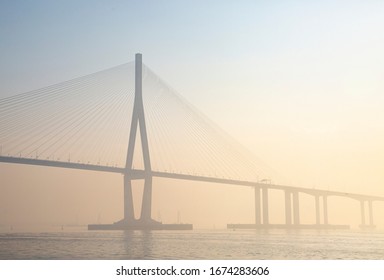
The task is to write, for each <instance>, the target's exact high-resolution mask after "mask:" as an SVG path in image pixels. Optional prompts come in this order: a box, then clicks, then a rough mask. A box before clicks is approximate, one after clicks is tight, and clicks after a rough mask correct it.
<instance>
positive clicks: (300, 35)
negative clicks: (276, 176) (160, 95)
mask: <svg viewBox="0 0 384 280" xmlns="http://www.w3.org/2000/svg"><path fill="white" fill-rule="evenodd" d="M383 14H384V5H383V4H382V3H381V2H380V1H373V0H372V1H371V0H367V1H357V0H356V1H354V0H351V1H341V0H340V1H328V0H326V1H321V2H313V1H293V0H292V1H269V2H261V1H209V3H207V2H206V1H140V2H139V1H113V3H109V2H107V1H106V2H97V3H95V2H94V1H81V3H79V2H78V1H60V2H57V1H54V2H51V1H29V2H26V3H22V4H20V3H19V2H17V1H6V2H3V3H1V4H0V19H1V20H0V38H2V44H1V45H0V61H1V63H0V99H3V98H7V97H10V96H14V95H15V94H17V93H22V92H26V91H30V90H34V89H39V88H42V87H45V86H47V85H53V84H57V83H59V82H62V81H65V80H70V79H73V78H76V77H80V76H83V75H86V74H89V73H94V72H96V71H99V70H101V69H107V68H110V67H112V66H115V65H120V64H122V63H126V62H128V61H131V60H132V59H133V57H134V54H135V53H137V52H140V53H143V57H144V62H145V63H146V64H147V65H148V66H150V67H151V69H154V70H155V71H156V73H157V74H158V75H159V76H160V77H162V78H163V79H164V80H166V81H167V82H168V83H169V84H170V85H172V87H173V88H175V89H177V91H178V92H180V93H181V94H182V96H184V97H185V98H186V99H188V100H189V101H190V102H191V103H192V104H194V105H195V106H196V107H197V108H199V110H201V111H202V112H203V113H204V114H205V115H207V116H208V117H209V118H210V119H212V120H214V121H215V122H216V123H217V124H218V125H219V126H220V127H222V128H224V130H225V131H227V132H228V134H230V135H232V136H233V138H235V139H236V140H237V141H239V142H240V143H241V144H243V145H244V146H245V147H247V148H248V149H249V150H250V151H251V152H252V153H253V154H255V155H256V156H257V157H258V158H260V159H262V161H263V162H266V163H267V164H268V165H269V166H271V167H273V169H274V170H277V171H278V172H279V173H280V174H281V175H282V176H283V177H284V178H285V182H286V183H287V184H289V185H295V186H299V187H308V188H320V189H329V190H334V191H341V192H351V193H363V194H369V195H377V196H384V189H383V186H384V173H383V160H384V145H383V143H384V114H383V108H384V95H383V92H384V84H383V79H382V77H383V75H382V74H383V65H384V53H383V51H382V50H383V49H384V33H383V32H382V30H384V18H383ZM143 94H144V96H145V92H144V93H143ZM93 97H94V96H93ZM87 98H89V99H85V101H86V102H85V103H88V100H95V98H91V97H89V96H87ZM60 104H61V103H60ZM51 105H52V103H50V106H49V107H48V109H49V110H53V111H54V110H55V109H54V108H55V107H53V106H52V107H51ZM115 105H116V104H115ZM117 105H118V104H117ZM71 106H72V105H71V104H69V107H71ZM113 108H115V107H113ZM54 112H56V111H54ZM126 114H127V115H129V116H130V115H131V112H130V111H129V112H126ZM95 115H97V116H100V114H98V112H96V113H95ZM164 115H165V116H166V117H169V115H167V114H164ZM173 119H174V121H176V120H179V119H178V118H177V117H174V118H173ZM46 120H47V121H50V119H48V118H47V119H46ZM64 121H66V120H64ZM0 122H1V120H0ZM9 124H10V123H8V122H6V123H5V125H6V126H8V125H9ZM168 124H169V125H170V126H174V125H173V124H172V123H171V122H169V123H168ZM181 125H183V123H182V122H181ZM156 127H157V126H156ZM128 128H129V127H127V129H128ZM1 132H2V131H0V133H1ZM24 132H25V131H24ZM97 133H100V134H102V135H106V134H105V131H97ZM91 136H92V135H91ZM125 136H128V133H126V134H125ZM37 137H39V136H37ZM1 141H2V140H0V148H1V151H2V152H3V151H5V150H6V148H7V147H6V146H5V145H4V143H3V142H1ZM10 142H12V144H15V142H13V141H10ZM181 142H182V141H181ZM153 143H155V145H154V146H155V148H156V145H159V144H158V143H157V142H156V141H154V142H153ZM178 143H180V142H178ZM16 144H17V143H16ZM87 144H89V143H85V144H84V145H85V147H88V148H89V147H91V145H87ZM91 144H94V142H92V143H91ZM168 145H169V147H170V148H172V149H174V150H176V149H175V148H176V146H175V145H172V144H169V143H168ZM159 146H160V145H159ZM124 147H126V146H124ZM159 150H160V149H158V150H157V149H154V150H152V151H151V152H156V151H159ZM40 153H42V149H40ZM52 153H53V154H54V152H52ZM191 153H192V154H193V155H196V154H195V153H193V152H191ZM125 154H126V153H125V151H124V153H123V154H122V158H123V162H124V159H125ZM32 155H33V156H36V157H37V156H38V152H37V151H33V152H32ZM64 156H65V160H67V158H70V155H69V154H67V153H66V154H65V155H64ZM73 156H74V155H73V154H72V158H73ZM56 157H57V154H56ZM158 158H159V159H160V160H163V159H164V158H165V157H158ZM209 158H210V159H212V157H209ZM61 159H63V157H61ZM178 159H179V160H180V159H181V160H183V159H182V158H178ZM96 160H99V159H96ZM84 161H85V162H86V161H87V159H85V160H84ZM184 163H186V164H190V165H191V166H193V160H191V159H189V160H188V161H187V160H185V161H184ZM209 163H210V162H209V161H205V164H209ZM109 164H111V163H109ZM199 167H201V166H199ZM172 168H173V169H178V168H180V166H177V165H176V166H172ZM167 169H168V170H169V169H170V168H169V167H168V166H167ZM259 179H264V178H259ZM154 181H156V182H154V187H153V198H154V199H153V211H152V217H153V218H155V219H157V220H159V221H160V220H161V221H162V222H164V223H175V222H180V220H181V222H183V223H193V224H194V225H195V228H197V230H194V231H191V232H167V231H164V232H141V231H133V232H88V231H85V230H84V229H80V230H73V231H72V229H73V228H71V227H69V226H68V225H86V224H91V223H113V222H116V221H118V220H120V219H121V218H122V213H123V199H122V197H123V187H122V186H123V184H122V176H120V174H117V175H112V174H100V173H92V172H86V171H75V170H62V169H49V168H48V169H45V168H44V167H36V166H16V165H11V164H3V163H0V226H1V227H0V258H1V259H136V258H137V259H216V258H218V259H220V258H223V259H242V258H244V259H259V258H260V259H264V258H265V259H382V258H383V256H384V252H383V241H384V240H383V232H382V230H383V226H384V203H374V205H373V210H374V215H373V219H374V224H375V225H377V231H376V232H363V231H358V230H355V229H356V228H358V226H359V224H360V223H361V213H360V205H359V201H355V200H348V199H344V198H337V197H331V198H329V201H328V207H329V209H328V210H329V211H328V213H329V222H330V223H331V224H347V225H352V227H353V230H352V231H340V232H339V231H323V232H317V231H277V230H276V231H274V230H271V231H268V232H266V231H252V230H249V231H228V230H221V229H222V228H224V227H225V225H226V224H227V223H253V222H254V201H253V191H252V189H250V188H244V187H240V188H235V187H229V186H227V185H213V184H208V183H206V184H205V183H197V182H182V181H169V180H161V179H159V180H154ZM142 188H143V186H142V185H141V184H140V183H137V184H136V183H135V184H134V201H135V213H136V217H138V216H139V215H140V211H139V210H140V208H139V207H140V202H141V193H142ZM283 202H284V201H283V193H282V192H278V191H271V192H270V213H269V214H270V222H271V223H276V224H277V223H280V224H281V223H284V215H283V213H284V204H283ZM300 209H301V212H300V220H301V222H302V223H303V224H313V223H314V221H315V209H314V201H313V197H311V196H308V195H300ZM367 212H368V210H366V213H365V214H366V217H365V218H366V221H368V215H367V214H368V213H367ZM46 224H54V225H57V227H56V228H55V229H54V230H52V229H48V230H46V229H41V228H39V229H37V230H35V228H36V225H46ZM61 225H64V226H63V230H61ZM201 228H205V229H212V228H217V229H220V230H202V229H201ZM11 229H12V230H11Z"/></svg>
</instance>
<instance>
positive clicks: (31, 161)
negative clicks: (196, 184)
mask: <svg viewBox="0 0 384 280" xmlns="http://www.w3.org/2000/svg"><path fill="white" fill-rule="evenodd" d="M0 162H4V163H17V164H26V165H37V166H48V167H60V168H69V169H80V170H89V171H100V172H110V173H120V174H128V175H129V176H130V177H131V179H144V178H145V177H146V176H148V175H149V176H152V177H159V178H169V179H178V180H187V181H200V182H208V183H218V184H227V185H238V186H247V187H259V188H268V189H275V190H283V191H290V192H301V193H306V194H308V195H313V196H316V195H322V196H323V195H326V196H342V197H349V198H352V199H356V200H359V201H360V200H367V201H368V200H371V201H384V197H381V196H372V195H364V194H355V193H347V192H338V191H330V190H319V189H308V188H301V187H293V186H285V185H276V184H269V183H260V182H253V181H244V180H234V179H227V178H215V177H209V176H198V175H190V174H178V173H169V172H160V171H151V172H147V171H144V170H139V169H131V170H126V169H125V168H123V167H115V166H102V165H94V164H86V163H78V162H70V161H68V162H64V161H53V160H44V159H36V158H17V157H7V156H0Z"/></svg>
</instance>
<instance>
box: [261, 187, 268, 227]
mask: <svg viewBox="0 0 384 280" xmlns="http://www.w3.org/2000/svg"><path fill="white" fill-rule="evenodd" d="M262 190H263V224H264V225H269V213H268V188H265V187H264V188H262Z"/></svg>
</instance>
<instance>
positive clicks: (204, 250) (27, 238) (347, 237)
mask: <svg viewBox="0 0 384 280" xmlns="http://www.w3.org/2000/svg"><path fill="white" fill-rule="evenodd" d="M0 259H3V260H4V259H7V260H16V259H27V260H29V259H33V260H39V259H43V260H50V259H65V260H66V259H68V260H72V259H73V260H79V259H89V260H95V259H105V260H107V259H138V260H143V259H157V260H166V259H174V260H176V259H200V260H201V259H213V260H217V259H236V260H239V259H259V260H261V259H268V260H276V259H277V260H310V259H312V260H323V259H330V260H337V259H346V260H351V259H357V260H364V259H368V260H383V259H384V232H365V231H357V230H356V231H351V230H346V231H316V230H297V231H287V230H236V231H234V230H193V231H87V230H86V228H80V229H73V228H59V229H57V231H46V232H14V231H12V230H7V231H4V230H3V231H0Z"/></svg>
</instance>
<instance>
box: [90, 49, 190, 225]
mask: <svg viewBox="0 0 384 280" xmlns="http://www.w3.org/2000/svg"><path fill="white" fill-rule="evenodd" d="M142 76H143V62H142V55H141V54H140V53H137V54H136V55H135V100H134V104H133V112H132V120H131V128H130V132H129V142H128V150H127V158H126V163H125V168H124V173H123V175H124V218H123V219H122V220H120V221H118V222H116V223H114V224H106V225H88V229H90V230H104V229H106V230H114V229H117V230H153V229H167V230H189V229H192V225H191V224H162V223H161V222H158V221H155V220H153V219H152V217H151V212H152V177H153V173H152V169H151V160H150V156H149V145H148V135H147V128H146V125H145V114H144V104H143V77H142ZM137 133H140V141H141V152H142V156H143V161H144V172H139V173H137V172H136V171H137V170H134V169H133V156H134V152H135V146H136V137H137ZM138 179H141V180H144V191H143V199H142V204H141V215H140V218H139V219H135V212H134V207H133V195H132V180H138Z"/></svg>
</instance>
